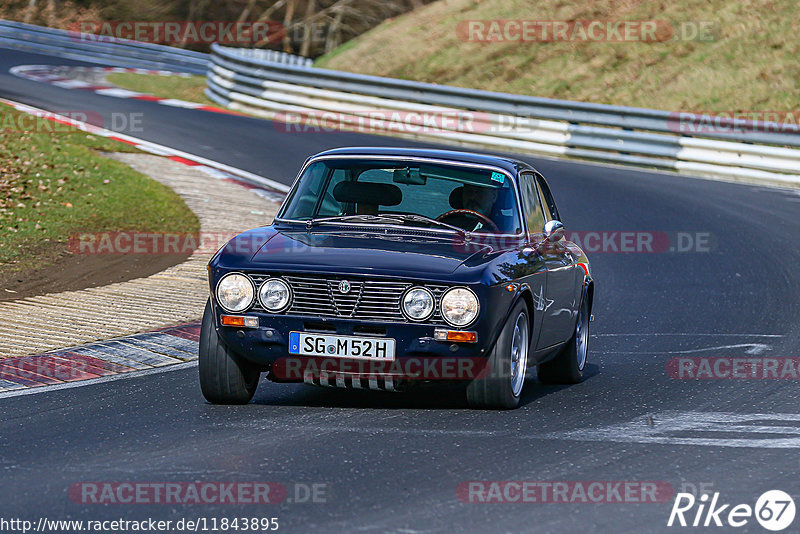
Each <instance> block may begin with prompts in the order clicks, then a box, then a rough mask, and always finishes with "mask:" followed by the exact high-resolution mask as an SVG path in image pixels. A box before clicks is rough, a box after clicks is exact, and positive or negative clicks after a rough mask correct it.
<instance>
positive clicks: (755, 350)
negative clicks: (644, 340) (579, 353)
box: [611, 343, 772, 355]
mask: <svg viewBox="0 0 800 534" xmlns="http://www.w3.org/2000/svg"><path fill="white" fill-rule="evenodd" d="M744 348H746V350H745V351H744V353H745V354H754V355H758V354H763V353H764V352H766V351H768V350H772V347H771V346H770V345H767V344H765V343H738V344H736V345H716V346H714V347H704V348H702V349H689V350H657V351H647V350H635V351H617V350H615V351H611V352H612V353H614V354H695V353H698V352H709V351H714V350H729V349H744Z"/></svg>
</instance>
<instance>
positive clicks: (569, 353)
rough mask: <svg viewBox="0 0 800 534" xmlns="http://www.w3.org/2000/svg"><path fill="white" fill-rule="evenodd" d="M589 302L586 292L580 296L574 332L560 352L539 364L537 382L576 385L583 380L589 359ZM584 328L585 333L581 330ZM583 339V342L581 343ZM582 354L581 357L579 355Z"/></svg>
mask: <svg viewBox="0 0 800 534" xmlns="http://www.w3.org/2000/svg"><path fill="white" fill-rule="evenodd" d="M589 317H590V313H589V301H588V299H587V295H586V291H585V290H584V292H583V295H582V296H581V305H580V307H579V308H578V317H577V318H576V320H575V331H574V332H573V334H572V337H571V338H570V340H569V341H568V342H567V344H566V345H564V347H563V348H562V349H561V351H560V352H559V353H558V354H557V355H556V356H555V357H554V358H553V359H552V360H549V361H547V362H545V363H541V364H539V367H538V369H537V371H538V375H539V381H540V382H542V383H543V384H577V383H578V382H580V381H581V380H583V370H584V368H585V367H586V361H587V360H588V357H589ZM583 328H585V332H583V331H582V329H583ZM581 339H583V341H581ZM581 352H583V355H581Z"/></svg>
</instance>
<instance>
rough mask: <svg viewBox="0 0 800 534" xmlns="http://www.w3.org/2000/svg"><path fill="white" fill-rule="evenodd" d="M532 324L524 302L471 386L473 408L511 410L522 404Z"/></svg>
mask: <svg viewBox="0 0 800 534" xmlns="http://www.w3.org/2000/svg"><path fill="white" fill-rule="evenodd" d="M529 345H530V327H529V319H528V307H527V306H526V305H525V303H524V302H523V301H520V302H518V303H517V305H516V306H514V309H513V310H512V311H511V315H509V317H508V320H507V321H506V324H505V325H504V326H503V331H502V332H500V337H499V338H498V339H497V343H495V346H494V348H493V349H492V352H491V353H490V355H489V360H488V362H487V364H486V366H487V367H486V369H484V372H485V373H486V376H484V377H481V378H476V379H475V380H473V381H472V382H470V384H469V385H468V386H467V402H468V403H469V405H470V406H472V407H473V408H492V409H504V410H509V409H512V408H516V407H517V406H519V399H520V395H521V394H522V387H523V386H524V385H525V369H526V367H527V366H528V347H529Z"/></svg>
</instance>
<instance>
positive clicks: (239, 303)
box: [217, 273, 256, 312]
mask: <svg viewBox="0 0 800 534" xmlns="http://www.w3.org/2000/svg"><path fill="white" fill-rule="evenodd" d="M255 294H256V290H255V287H253V282H251V281H250V279H249V278H248V277H246V276H245V275H243V274H239V273H231V274H226V275H225V276H223V277H222V280H220V281H219V283H218V284H217V302H219V305H220V306H222V307H223V308H225V310H227V311H230V312H242V311H244V310H246V309H247V308H249V307H250V305H251V304H252V303H253V299H254V298H255Z"/></svg>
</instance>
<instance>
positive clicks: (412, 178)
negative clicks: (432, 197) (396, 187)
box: [392, 167, 427, 185]
mask: <svg viewBox="0 0 800 534" xmlns="http://www.w3.org/2000/svg"><path fill="white" fill-rule="evenodd" d="M392 181H393V182H395V183H397V184H405V185H425V183H426V182H427V179H426V178H425V177H424V176H422V175H421V174H420V172H419V169H418V168H417V169H412V168H411V167H406V168H405V169H395V170H394V172H393V173H392Z"/></svg>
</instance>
